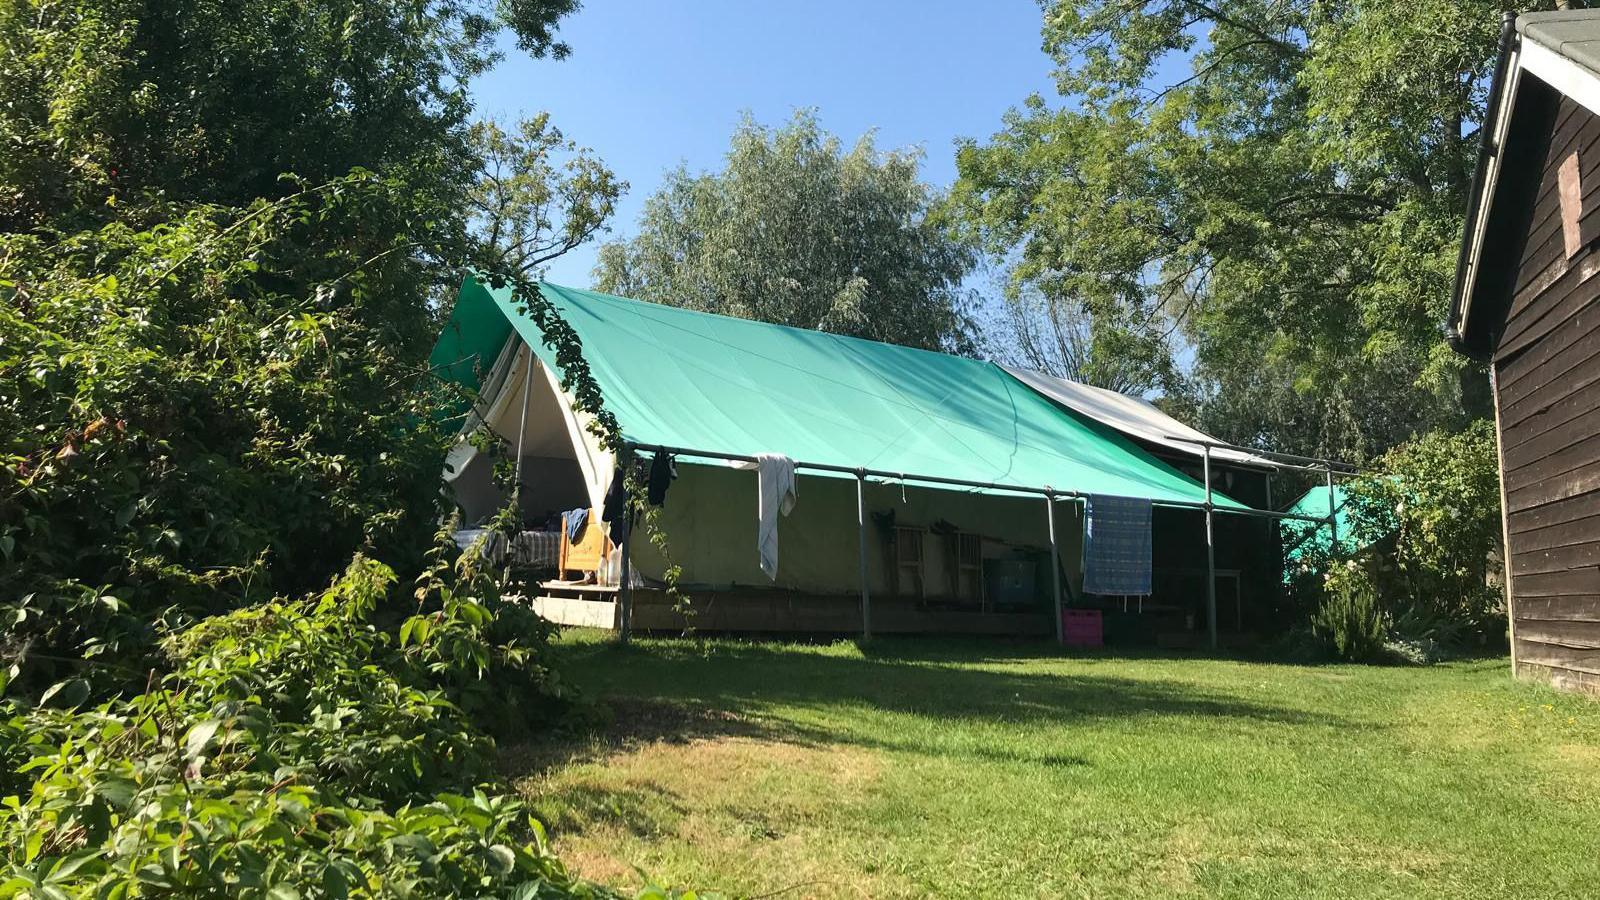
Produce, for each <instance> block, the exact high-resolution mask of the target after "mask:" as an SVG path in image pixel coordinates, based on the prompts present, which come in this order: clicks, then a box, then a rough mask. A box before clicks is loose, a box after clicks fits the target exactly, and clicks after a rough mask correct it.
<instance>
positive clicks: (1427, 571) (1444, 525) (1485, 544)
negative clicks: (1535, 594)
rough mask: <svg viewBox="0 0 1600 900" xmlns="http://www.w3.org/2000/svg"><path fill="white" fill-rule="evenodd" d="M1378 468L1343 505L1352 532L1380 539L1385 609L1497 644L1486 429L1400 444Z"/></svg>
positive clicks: (1495, 519) (1496, 515) (1497, 581)
mask: <svg viewBox="0 0 1600 900" xmlns="http://www.w3.org/2000/svg"><path fill="white" fill-rule="evenodd" d="M1382 470H1383V474H1381V475H1377V476H1373V477H1368V478H1363V479H1359V480H1357V481H1355V482H1354V483H1352V484H1351V485H1350V486H1349V496H1350V500H1349V503H1350V507H1351V511H1352V514H1353V518H1354V519H1355V520H1356V521H1357V522H1358V523H1359V525H1358V527H1359V528H1361V529H1364V530H1365V531H1367V532H1369V533H1372V534H1387V535H1389V536H1390V539H1389V541H1387V542H1386V544H1385V545H1384V546H1383V549H1384V551H1385V552H1384V553H1383V554H1382V563H1381V565H1380V566H1379V567H1378V569H1377V570H1376V572H1375V573H1374V576H1375V578H1376V579H1377V583H1378V590H1379V593H1380V594H1381V596H1382V600H1383V603H1384V605H1385V608H1387V609H1389V610H1390V611H1391V612H1392V613H1393V614H1394V615H1395V617H1396V618H1397V619H1402V620H1403V619H1408V620H1409V621H1411V622H1413V623H1415V624H1416V625H1418V626H1420V627H1424V628H1435V629H1437V626H1438V625H1440V624H1444V623H1448V624H1449V625H1451V626H1452V627H1451V628H1450V629H1449V636H1451V637H1458V638H1460V639H1464V640H1469V641H1472V642H1475V643H1483V642H1484V641H1486V640H1490V639H1495V638H1497V637H1500V636H1503V635H1504V633H1505V599H1504V591H1503V588H1502V584H1503V582H1502V580H1501V573H1500V570H1499V565H1498V560H1499V559H1500V540H1501V522H1500V476H1499V461H1498V456H1497V454H1496V451H1495V439H1494V425H1493V423H1492V422H1487V421H1480V422H1477V423H1474V424H1473V425H1472V426H1470V427H1469V428H1467V429H1466V430H1465V431H1462V432H1460V433H1456V434H1451V433H1445V432H1435V433H1433V434H1429V435H1426V436H1424V437H1421V438H1418V439H1417V440H1415V441H1412V442H1410V443H1407V444H1404V445H1401V446H1400V447H1397V448H1395V449H1394V450H1392V451H1390V452H1389V453H1388V454H1387V455H1385V456H1384V458H1383V461H1382ZM1429 623H1431V624H1429Z"/></svg>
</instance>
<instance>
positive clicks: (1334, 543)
mask: <svg viewBox="0 0 1600 900" xmlns="http://www.w3.org/2000/svg"><path fill="white" fill-rule="evenodd" d="M1328 536H1329V537H1330V538H1332V540H1331V541H1330V542H1329V544H1328V547H1329V550H1330V552H1332V553H1338V552H1339V495H1338V494H1335V493H1334V492H1333V469H1331V468H1330V469H1329V470H1328Z"/></svg>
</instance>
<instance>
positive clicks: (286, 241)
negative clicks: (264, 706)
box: [0, 0, 608, 671]
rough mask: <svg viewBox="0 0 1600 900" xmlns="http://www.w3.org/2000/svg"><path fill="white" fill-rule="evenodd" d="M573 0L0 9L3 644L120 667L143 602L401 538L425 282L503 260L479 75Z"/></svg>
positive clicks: (314, 564)
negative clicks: (488, 226) (483, 195)
mask: <svg viewBox="0 0 1600 900" xmlns="http://www.w3.org/2000/svg"><path fill="white" fill-rule="evenodd" d="M573 5H574V2H573V0H547V2H513V3H501V4H492V3H483V4H478V3H457V2H444V3H431V2H427V3H418V4H412V5H404V6H382V5H380V6H367V5H357V6H350V5H348V4H333V3H322V2H310V3H305V2H293V3H291V2H281V0H252V2H221V0H200V2H199V3H195V4H186V5H184V6H183V7H182V8H181V9H180V8H178V7H169V6H165V5H160V4H156V5H150V4H140V3H132V2H127V0H74V2H67V3H49V4H28V3H19V4H8V5H5V6H4V7H0V135H3V136H4V141H5V144H6V147H7V152H6V153H4V154H0V383H3V384H5V385H6V387H7V389H6V390H4V391H0V559H3V563H0V604H3V605H4V607H5V609H4V610H0V613H3V614H4V615H5V616H6V618H5V621H7V622H10V623H11V625H10V627H8V628H7V629H6V630H4V631H3V632H0V645H3V649H6V650H8V651H11V653H12V656H11V659H12V661H17V660H18V659H20V654H21V652H22V651H23V650H24V649H27V650H29V652H31V653H33V654H34V655H35V656H37V657H38V658H40V659H45V658H71V657H74V656H79V655H83V654H87V653H108V652H113V651H115V652H118V653H120V654H122V659H123V661H124V663H125V664H127V665H136V664H137V661H138V659H139V656H138V654H139V653H140V652H141V649H148V648H149V647H150V642H151V641H152V640H153V639H154V637H155V636H156V635H157V634H158V632H159V628H158V626H157V623H166V624H165V625H162V626H160V627H167V626H170V625H171V624H173V623H177V622H182V621H185V620H186V617H189V616H193V615H199V614H205V613H207V612H209V611H214V610H216V609H217V608H219V607H226V606H230V605H235V604H238V603H240V602H244V601H249V600H251V599H258V598H260V597H261V596H264V595H268V594H271V593H274V592H283V593H299V592H303V591H306V590H311V589H314V588H315V587H317V586H320V585H324V584H326V583H327V581H328V579H329V578H330V577H331V576H332V575H333V574H334V573H336V572H338V571H339V570H341V569H342V568H343V567H344V566H345V564H346V563H348V561H349V559H350V558H351V555H352V554H353V553H355V552H356V551H358V550H361V549H363V548H365V549H366V550H367V551H368V552H369V553H371V554H373V555H375V556H377V557H379V558H382V559H385V560H387V561H389V562H391V563H395V564H396V566H397V568H399V567H401V565H402V564H405V563H407V562H408V561H414V560H415V559H417V558H418V554H420V552H421V549H422V548H423V547H425V546H426V544H427V538H428V536H429V534H430V533H431V531H432V528H433V525H434V523H435V522H436V521H437V512H438V511H437V502H438V501H437V497H438V482H437V479H438V466H439V459H440V457H441V454H442V445H443V444H444V443H445V442H446V440H447V431H448V427H449V426H448V424H447V423H442V422H440V421H439V419H438V415H437V411H438V410H439V409H440V408H442V407H443V406H444V403H443V399H444V398H441V397H440V396H439V388H438V387H437V386H436V384H435V382H434V380H433V379H432V378H431V376H430V375H429V373H428V371H427V368H426V363H425V360H426V355H427V353H428V350H429V348H430V347H431V346H432V344H433V342H434V339H435V337H436V336H437V329H438V324H437V321H438V320H437V316H438V315H439V313H440V306H439V300H440V298H441V297H443V296H446V293H445V292H446V291H447V290H448V289H450V288H453V287H454V286H455V285H456V284H459V280H460V277H461V273H462V272H463V271H465V270H466V269H467V268H468V267H475V268H480V269H486V270H488V271H490V272H496V271H502V270H503V269H504V268H505V261H504V259H503V257H502V255H501V254H499V253H496V252H494V250H493V248H490V247H486V246H485V245H484V243H483V242H481V241H479V240H475V239H474V236H473V234H472V232H471V230H470V227H469V221H468V213H467V197H468V196H469V192H470V191H471V189H472V187H473V185H474V184H475V181H476V179H477V177H478V175H479V173H480V171H481V169H482V165H481V161H480V159H479V157H478V155H477V153H476V150H475V144H474V142H473V135H472V133H471V130H470V122H469V118H470V113H471V107H470V103H469V101H468V97H467V93H466V89H467V83H468V81H469V79H470V78H471V77H472V76H473V75H475V74H476V73H478V72H481V71H482V70H483V69H484V68H485V67H486V66H488V65H490V64H491V63H492V62H493V61H494V59H495V58H496V55H497V51H496V50H495V49H494V47H495V44H494V41H495V39H496V35H497V34H498V33H499V32H502V31H504V30H506V29H508V28H509V29H511V30H513V31H514V32H515V33H516V35H517V37H518V40H519V42H520V43H521V44H522V45H523V46H524V47H525V49H527V50H528V51H530V52H533V53H557V54H558V53H560V52H563V48H562V46H561V45H560V44H558V43H556V42H555V41H554V40H553V36H552V32H551V29H552V28H553V27H554V24H555V22H556V21H557V20H558V19H559V18H560V17H561V16H562V15H563V14H565V13H566V12H567V11H568V10H570V9H571V8H572V7H573ZM588 162H589V163H592V161H588ZM594 168H597V165H590V169H591V170H592V169H594ZM596 178H597V179H599V180H601V181H603V180H604V179H603V178H600V177H599V176H596ZM523 184H524V185H526V180H525V181H524V182H523ZM606 209H608V207H598V208H591V209H590V212H589V215H590V221H592V218H593V216H594V215H598V214H601V213H603V212H604V211H605V210H606ZM513 274H514V273H513ZM30 671H31V670H30Z"/></svg>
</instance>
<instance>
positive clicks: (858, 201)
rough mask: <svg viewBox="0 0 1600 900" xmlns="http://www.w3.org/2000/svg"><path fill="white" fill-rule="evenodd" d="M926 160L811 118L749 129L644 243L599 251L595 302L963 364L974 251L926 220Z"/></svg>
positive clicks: (675, 183) (660, 195) (802, 115)
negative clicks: (966, 285)
mask: <svg viewBox="0 0 1600 900" xmlns="http://www.w3.org/2000/svg"><path fill="white" fill-rule="evenodd" d="M919 157H920V154H919V153H916V152H911V151H890V152H879V151H878V150H877V148H876V147H875V146H874V144H873V142H872V136H871V135H870V134H869V135H867V136H865V137H863V138H862V139H861V140H860V141H858V142H857V143H856V144H855V146H854V147H852V148H850V149H849V150H845V149H844V148H843V146H842V145H841V144H840V142H839V139H838V138H836V137H834V136H832V135H829V134H827V133H825V132H824V131H823V130H822V128H821V126H820V125H818V123H817V119H816V117H815V115H814V114H813V113H810V112H805V111H802V112H799V113H796V115H795V118H794V119H793V120H792V121H791V122H789V123H788V124H787V125H784V126H783V127H780V128H777V129H768V128H764V127H762V126H760V125H757V124H756V123H754V122H753V121H750V120H749V119H746V120H745V121H744V122H743V124H741V125H740V126H739V128H738V129H737V130H736V131H735V132H734V135H733V143H732V147H731V148H730V149H729V151H728V157H727V164H726V165H725V167H724V168H723V170H722V171H721V172H716V173H704V174H700V175H692V174H690V173H689V172H688V171H687V170H686V169H682V168H680V169H679V170H677V171H676V172H673V173H671V174H669V175H668V176H667V179H666V183H665V184H664V185H663V186H662V188H661V189H660V190H659V191H657V192H656V194H655V195H653V196H652V197H650V199H649V200H648V201H647V202H646V205H645V209H644V213H643V215H642V216H641V219H640V222H639V233H638V235H637V236H636V237H634V238H632V239H631V240H628V241H626V242H615V243H611V244H607V245H605V246H604V247H602V248H601V254H600V260H599V264H598V266H597V268H596V272H595V275H596V278H597V282H598V285H599V287H600V289H601V290H605V291H611V292H614V293H620V294H625V295H627V296H630V297H637V298H640V299H644V300H652V301H655V302H658V303H668V304H672V305H675V306H685V307H688V308H690V309H698V310H704V311H707V312H714V313H721V314H723V315H731V316H738V317H741V318H746V319H759V320H761V321H765V322H777V323H780V324H784V325H793V326H797V327H801V328H813V329H820V330H822V331H830V332H834V333H837V334H847V335H852V336H856V337H865V338H871V339H873V340H879V341H887V342H890V343H897V344H906V345H909V346H913V347H923V348H928V349H949V350H955V351H958V352H970V350H971V348H972V341H971V331H970V322H969V318H968V300H967V297H966V296H965V294H964V293H963V289H962V286H961V282H962V279H963V278H964V277H965V275H966V274H967V272H968V271H969V269H970V267H971V265H972V261H973V260H972V255H971V252H970V250H969V249H968V247H967V246H966V245H965V244H963V243H961V242H960V241H957V240H954V239H952V238H951V237H949V236H948V235H946V234H945V233H944V232H943V231H942V229H941V228H940V227H939V226H938V225H937V224H936V223H935V222H934V220H933V219H932V217H931V216H930V215H929V213H930V210H931V209H932V207H933V204H934V201H935V198H934V196H933V193H932V191H931V190H930V188H929V187H928V186H927V185H925V184H924V183H923V182H922V181H920V180H919V179H918V177H917V164H918V160H919Z"/></svg>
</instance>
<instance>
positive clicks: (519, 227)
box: [470, 113, 628, 275]
mask: <svg viewBox="0 0 1600 900" xmlns="http://www.w3.org/2000/svg"><path fill="white" fill-rule="evenodd" d="M472 136H473V141H474V143H475V144H476V145H477V148H478V153H479V155H480V156H481V157H482V159H483V170H482V173H481V175H480V176H479V178H478V183H477V185H476V186H475V187H474V188H473V190H472V192H471V197H470V202H471V204H472V224H473V228H474V230H475V231H476V232H477V234H478V236H479V237H480V239H481V240H482V241H483V242H484V244H485V245H486V246H487V248H488V250H489V252H490V253H493V254H495V255H496V256H498V257H499V258H500V259H501V260H502V263H503V265H505V266H506V267H507V268H509V269H510V270H512V271H515V272H519V273H521V274H523V275H536V274H538V273H539V272H540V271H541V268H540V267H541V266H543V265H544V264H545V263H547V262H549V261H550V260H552V259H555V258H556V257H558V256H560V255H561V254H563V253H567V252H569V251H571V250H572V249H574V248H576V247H578V246H580V245H582V244H584V243H586V242H587V241H589V240H590V239H591V238H593V237H594V236H595V235H596V234H598V233H599V232H600V231H602V230H603V229H604V228H605V227H606V223H607V221H609V220H610V218H611V214H612V213H613V212H614V211H615V210H616V204H617V198H618V197H619V196H621V195H622V193H623V192H624V191H626V190H627V189H628V185H627V183H626V182H624V181H621V180H619V179H618V178H617V177H616V175H615V174H614V173H613V172H612V171H611V170H610V169H608V168H606V166H605V164H604V163H602V162H600V160H598V159H596V158H595V157H594V155H593V154H592V153H590V152H589V151H588V150H587V149H585V148H582V147H579V146H578V145H577V144H575V143H573V142H572V141H570V140H567V139H566V138H565V137H563V136H562V134H561V132H560V130H559V129H557V128H555V127H554V126H553V125H551V124H550V116H549V114H548V113H540V114H539V115H537V116H535V117H533V118H531V119H526V120H523V121H522V122H519V123H518V124H517V127H516V130H515V131H511V132H508V131H506V130H504V129H502V128H501V127H500V126H499V125H496V124H495V123H494V122H480V123H478V124H477V125H474V126H473V129H472ZM560 157H565V160H564V161H561V160H560V159H559V158H560Z"/></svg>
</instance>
